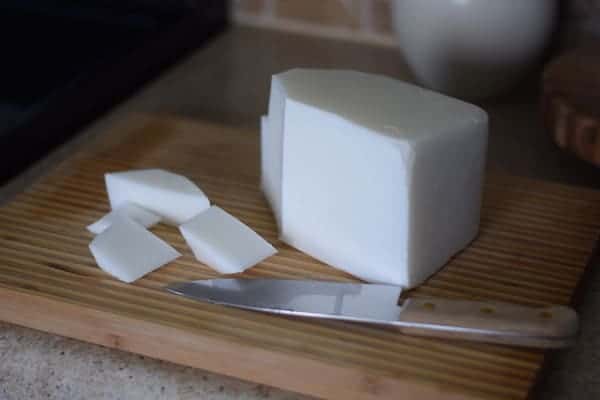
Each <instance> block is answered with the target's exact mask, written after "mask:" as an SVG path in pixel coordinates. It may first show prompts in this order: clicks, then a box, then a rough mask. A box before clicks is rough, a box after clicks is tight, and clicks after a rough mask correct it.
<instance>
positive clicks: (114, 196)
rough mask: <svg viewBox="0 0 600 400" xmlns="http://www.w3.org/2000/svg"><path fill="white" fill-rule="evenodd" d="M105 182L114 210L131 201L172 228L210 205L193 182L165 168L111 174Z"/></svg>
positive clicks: (107, 175) (106, 177)
mask: <svg viewBox="0 0 600 400" xmlns="http://www.w3.org/2000/svg"><path fill="white" fill-rule="evenodd" d="M104 180H105V182H106V190H107V192H108V198H109V200H110V205H111V207H112V209H113V210H116V209H118V208H119V207H120V206H122V205H123V204H125V203H126V202H131V203H134V204H137V205H139V206H141V207H144V208H145V209H147V210H148V211H150V212H152V213H154V214H157V215H159V216H161V217H162V218H163V219H164V221H165V222H166V223H168V224H171V225H180V224H182V223H184V222H185V221H188V220H190V219H191V218H193V217H194V216H196V215H198V214H199V213H201V212H202V211H204V210H206V209H207V208H208V207H209V206H210V204H209V201H208V198H207V197H206V195H205V194H204V193H203V192H202V190H200V188H198V186H196V185H195V184H194V183H193V182H192V181H190V180H189V179H188V178H186V177H185V176H181V175H178V174H174V173H172V172H168V171H165V170H162V169H143V170H133V171H125V172H114V173H108V174H105V175H104Z"/></svg>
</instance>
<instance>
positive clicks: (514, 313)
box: [166, 279, 579, 348]
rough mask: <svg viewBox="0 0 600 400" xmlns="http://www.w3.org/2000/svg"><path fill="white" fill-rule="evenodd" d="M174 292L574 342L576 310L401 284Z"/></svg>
mask: <svg viewBox="0 0 600 400" xmlns="http://www.w3.org/2000/svg"><path fill="white" fill-rule="evenodd" d="M166 290H168V291H169V292H171V293H175V294H177V295H181V296H185V297H189V298H192V299H195V300H201V301H204V302H209V303H214V304H220V305H225V306H231V307H236V308H242V309H246V310H252V311H260V312H264V313H271V314H279V315H287V316H297V317H304V318H316V319H327V320H341V321H348V322H355V323H363V324H372V325H381V326H391V327H395V328H398V329H399V330H400V332H402V333H405V334H411V335H418V336H430V337H437V338H445V339H461V340H470V341H478V342H487V343H500V344H507V345H515V346H527V347H537V348H560V347H567V346H569V345H572V344H573V343H574V342H575V340H576V338H577V333H578V326H579V323H578V317H577V313H576V312H575V311H574V310H573V309H571V308H569V307H565V306H547V307H527V306H521V305H516V304H510V303H501V302H487V301H486V302H482V301H470V300H451V299H445V298H409V299H400V294H401V293H402V288H401V287H400V286H392V285H380V284H361V283H338V282H324V281H305V280H283V279H210V280H200V281H192V282H178V283H173V284H171V285H169V286H167V287H166Z"/></svg>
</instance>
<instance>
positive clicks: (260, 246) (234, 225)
mask: <svg viewBox="0 0 600 400" xmlns="http://www.w3.org/2000/svg"><path fill="white" fill-rule="evenodd" d="M179 230H180V231H181V234H182V235H183V237H184V238H185V241H186V242H187V244H188V245H189V246H190V248H191V249H192V252H193V253H194V256H195V257H196V258H197V259H198V261H200V262H202V263H204V264H206V265H208V266H209V267H211V268H212V269H214V270H216V271H218V272H220V273H222V274H235V273H238V272H242V271H244V270H246V269H247V268H250V267H252V266H253V265H255V264H258V263H259V262H261V261H262V260H264V259H265V258H267V257H270V256H272V255H273V254H275V253H276V252H277V250H275V248H274V247H273V246H271V245H270V244H269V243H268V242H267V241H266V240H264V239H263V238H262V237H260V236H259V235H258V234H257V233H256V232H254V231H253V230H252V229H250V228H249V227H248V226H246V225H244V224H243V223H242V222H241V221H240V220H238V219H237V218H235V217H233V216H232V215H230V214H228V213H227V212H225V211H224V210H222V209H220V208H219V207H216V206H212V207H210V208H209V209H208V210H206V211H204V212H203V213H201V214H199V215H197V216H196V217H194V218H193V219H192V220H190V221H188V222H186V223H185V224H183V225H181V226H180V227H179Z"/></svg>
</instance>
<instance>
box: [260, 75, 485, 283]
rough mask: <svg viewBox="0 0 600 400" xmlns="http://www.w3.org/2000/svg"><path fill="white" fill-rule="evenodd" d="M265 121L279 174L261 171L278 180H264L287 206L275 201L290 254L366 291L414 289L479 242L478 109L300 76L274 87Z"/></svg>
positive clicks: (348, 80) (380, 85)
mask: <svg viewBox="0 0 600 400" xmlns="http://www.w3.org/2000/svg"><path fill="white" fill-rule="evenodd" d="M267 118H268V122H269V124H268V125H269V130H267V132H268V135H269V137H270V138H271V139H270V141H269V146H268V147H266V148H265V149H264V151H267V152H272V153H273V154H271V155H269V158H270V159H271V160H275V161H273V163H274V164H277V165H275V166H273V167H271V166H270V165H268V166H267V165H265V164H263V167H264V168H273V169H274V170H275V171H281V172H280V174H281V178H280V179H279V180H278V178H277V174H273V175H270V174H269V173H268V172H267V171H263V177H271V178H270V179H271V181H270V182H263V187H264V188H267V187H275V189H273V190H272V192H274V193H280V194H281V197H280V199H271V200H270V201H271V202H273V201H274V200H275V202H279V204H280V208H281V216H280V224H279V226H280V236H281V239H282V240H283V241H285V242H287V243H288V244H290V245H292V246H294V247H296V248H298V249H300V250H302V251H304V252H306V253H308V254H310V255H312V256H313V257H315V258H317V259H319V260H321V261H323V262H325V263H328V264H330V265H332V266H334V267H336V268H339V269H342V270H345V271H347V272H349V273H351V274H353V275H355V276H357V277H360V278H362V279H365V280H367V281H372V282H384V283H389V284H397V285H401V286H405V287H413V286H415V285H418V284H420V283H421V282H423V281H424V280H425V279H426V278H427V277H429V276H430V275H431V274H432V273H434V272H435V271H436V270H437V269H439V268H440V267H441V266H443V264H444V263H445V262H446V261H447V260H448V259H449V258H450V257H451V256H452V255H453V254H455V253H456V252H458V251H459V250H461V249H462V248H463V247H465V246H466V245H467V244H468V243H469V242H470V241H471V240H473V238H474V237H475V236H476V234H477V231H478V227H479V213H480V205H481V192H482V181H483V171H484V164H485V152H486V145H487V114H486V113H485V112H484V111H483V110H481V109H480V108H478V107H476V106H474V105H471V104H468V103H465V102H462V101H460V100H456V99H453V98H450V97H447V96H444V95H441V94H438V93H435V92H431V91H428V90H424V89H422V88H419V87H417V86H413V85H410V84H407V83H404V82H400V81H397V80H394V79H391V78H386V77H383V76H376V75H370V74H364V73H360V72H354V71H335V70H309V69H295V70H291V71H288V72H284V73H282V74H279V75H275V76H274V77H273V80H272V84H271V101H270V103H269V115H268V117H267ZM274 121H276V122H274ZM277 160H280V161H277ZM278 162H279V164H278ZM278 173H279V172H278ZM265 194H266V196H267V197H273V195H272V194H270V193H268V192H266V193H265Z"/></svg>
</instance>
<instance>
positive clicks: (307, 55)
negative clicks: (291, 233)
mask: <svg viewBox="0 0 600 400" xmlns="http://www.w3.org/2000/svg"><path fill="white" fill-rule="evenodd" d="M298 66H304V67H309V66H314V67H337V68H353V69H359V70H363V71H367V72H375V73H382V74H386V75H389V76H394V77H398V78H402V79H410V74H409V72H408V70H407V68H406V66H405V64H404V63H403V62H402V59H401V57H400V56H399V55H398V53H397V52H396V51H395V50H394V49H390V48H384V47H371V46H367V45H360V44H353V43H346V42H342V41H334V40H324V39H317V38H310V37H303V36H295V35H290V34H284V33H277V32H273V31H266V30H259V29H252V28H242V27H234V28H231V29H230V30H229V31H228V32H227V33H225V34H223V35H221V36H220V37H218V38H217V39H216V40H215V41H213V42H212V43H211V44H210V45H209V46H208V47H205V48H204V49H201V50H199V51H197V52H195V53H193V54H191V55H190V56H189V57H188V58H186V59H185V60H183V61H182V62H181V63H179V64H178V65H177V66H175V67H173V68H171V69H170V70H169V71H167V72H166V73H164V74H163V75H162V76H161V77H160V78H159V79H157V80H155V81H154V82H152V83H150V84H149V85H147V86H146V87H145V88H143V89H142V90H140V91H139V92H138V93H137V94H136V95H135V96H133V97H132V98H131V99H130V100H128V101H127V102H124V103H123V104H120V105H119V106H117V107H115V108H114V109H113V110H112V111H111V112H110V113H109V114H107V115H106V116H104V117H103V118H100V119H99V120H97V121H96V122H95V123H93V124H91V125H90V126H88V127H87V128H86V129H84V130H83V131H82V132H81V133H80V134H79V135H78V136H77V137H76V138H75V139H73V140H72V141H71V142H69V143H67V144H65V145H64V146H62V147H61V148H59V149H57V150H56V151H55V152H53V153H52V154H51V155H49V156H48V157H47V158H46V159H44V160H42V161H40V162H39V163H37V164H36V165H34V166H33V167H32V168H31V169H29V170H28V171H26V172H25V173H23V174H22V175H21V176H19V177H17V178H16V179H14V180H13V181H11V182H9V183H8V184H7V185H5V186H3V187H1V188H0V202H1V201H5V200H6V199H8V198H10V197H11V195H12V194H14V193H17V192H18V191H19V190H21V189H22V188H24V187H26V186H27V185H28V184H29V183H30V182H31V181H32V180H33V179H35V178H36V177H37V176H39V175H41V174H42V173H43V171H47V170H48V168H49V167H51V166H52V165H54V164H56V163H57V162H59V161H60V160H62V159H64V158H65V157H66V156H68V155H69V154H72V153H73V152H74V151H76V150H77V148H79V147H80V146H83V145H85V144H86V143H87V142H89V141H90V139H91V138H92V137H95V136H97V135H101V134H102V132H106V130H107V129H110V126H111V124H112V123H113V122H114V121H115V120H116V119H118V118H120V117H121V116H123V115H124V114H126V113H128V112H154V113H168V114H174V115H180V116H187V117H191V118H197V119H202V120H209V121H212V122H218V123H224V124H229V125H235V126H240V127H246V128H247V127H252V128H255V129H258V121H259V116H260V115H261V114H264V113H265V111H266V109H267V100H268V89H269V82H270V76H271V75H272V74H273V73H275V72H279V71H282V70H285V69H288V68H291V67H298ZM527 82H528V83H527V84H524V85H521V86H520V87H519V89H518V90H517V91H515V92H513V93H510V94H508V95H506V96H504V97H502V98H500V99H497V100H495V101H489V102H484V103H482V104H481V106H483V107H484V108H485V109H486V110H487V111H488V112H489V113H490V124H491V127H490V142H489V165H490V167H491V168H494V169H500V170H504V171H507V172H510V173H513V174H517V175H523V176H529V177H535V178H539V179H547V180H552V181H557V182H563V183H570V184H575V185H584V186H588V187H594V188H600V170H598V169H597V168H594V167H592V166H590V165H587V164H584V163H583V162H580V161H579V160H577V159H575V158H574V157H572V156H570V155H569V154H566V153H563V152H562V151H560V150H559V149H558V148H557V147H556V146H555V145H554V144H553V143H552V141H551V139H550V137H549V135H548V134H547V133H546V132H544V130H543V129H542V126H541V121H540V118H539V113H538V105H537V78H536V76H534V78H532V79H529V80H528V81H527ZM593 264H594V265H596V266H597V265H598V260H594V261H593ZM595 269H596V270H598V268H595ZM598 310H600V274H599V273H597V272H592V273H591V274H590V275H589V277H588V281H587V282H586V285H585V290H584V291H583V296H582V300H581V303H580V306H579V311H580V313H581V318H582V335H581V339H580V341H579V343H578V344H577V346H575V347H574V348H572V349H569V350H566V351H559V352H554V353H551V355H550V359H549V363H548V367H547V369H546V370H545V373H544V374H543V378H542V380H541V383H540V385H539V387H538V392H537V395H538V396H539V398H543V399H551V400H558V399H591V398H599V397H600V364H599V361H600V317H599V316H598V312H597V311H598ZM159 398H168V399H185V400H191V399H218V400H225V399H260V398H271V399H304V398H306V397H305V396H300V395H297V394H293V393H290V392H285V391H282V390H279V389H274V388H270V387H266V386H263V385H257V384H253V383H248V382H243V381H240V380H236V379H232V378H228V377H224V376H221V375H215V374H211V373H208V372H206V371H202V370H197V369H192V368H188V367H182V366H178V365H174V364H171V363H167V362H162V361H157V360H152V359H148V358H145V357H141V356H137V355H133V354H129V353H125V352H122V351H118V350H113V349H108V348H104V347H100V346H96V345H92V344H88V343H84V342H80V341H76V340H72V339H67V338H63V337H60V336H55V335H51V334H47V333H43V332H38V331H34V330H31V329H27V328H22V327H18V326H14V325H10V324H6V323H0V399H1V400H9V399H10V400H12V399H159Z"/></svg>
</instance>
